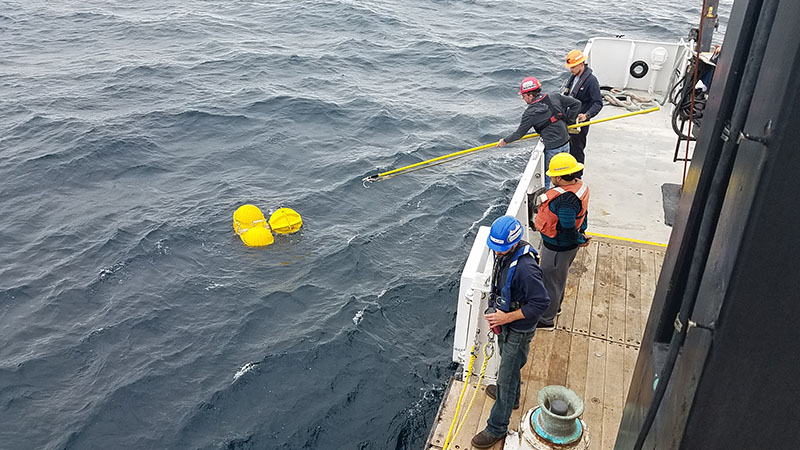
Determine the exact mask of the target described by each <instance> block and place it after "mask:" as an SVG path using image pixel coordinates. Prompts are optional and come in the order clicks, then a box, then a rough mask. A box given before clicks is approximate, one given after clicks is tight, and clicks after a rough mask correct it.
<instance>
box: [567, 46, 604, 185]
mask: <svg viewBox="0 0 800 450" xmlns="http://www.w3.org/2000/svg"><path fill="white" fill-rule="evenodd" d="M587 59H588V58H587V56H586V55H585V54H584V53H583V52H582V51H580V50H572V51H571V52H569V53H568V54H567V64H566V66H565V67H566V68H567V69H569V71H570V73H571V75H570V77H569V80H567V87H566V90H565V91H564V95H568V96H570V97H573V98H576V99H578V100H580V102H581V109H580V113H579V114H578V118H577V122H578V123H580V122H586V121H588V120H592V117H594V116H596V115H597V114H598V113H599V112H600V110H601V109H603V96H602V95H601V94H600V83H599V82H598V81H597V77H595V76H594V74H593V73H592V69H591V68H590V67H589V66H587V65H586V60H587ZM588 134H589V127H588V126H585V127H580V128H576V129H574V130H570V135H569V153H570V154H571V155H572V156H574V157H575V159H576V160H578V162H579V163H581V164H583V162H584V160H585V156H584V150H585V149H586V136H587V135H588ZM576 176H577V177H578V178H580V177H581V176H583V171H580V172H578V173H577V174H576Z"/></svg>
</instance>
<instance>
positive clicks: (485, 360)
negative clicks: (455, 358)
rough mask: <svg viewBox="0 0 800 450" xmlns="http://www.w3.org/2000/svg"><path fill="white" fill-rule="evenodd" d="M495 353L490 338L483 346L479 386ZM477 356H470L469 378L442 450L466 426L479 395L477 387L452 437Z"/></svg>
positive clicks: (462, 390) (465, 383) (492, 341)
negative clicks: (490, 350) (489, 349)
mask: <svg viewBox="0 0 800 450" xmlns="http://www.w3.org/2000/svg"><path fill="white" fill-rule="evenodd" d="M490 345H491V346H492V347H491V349H492V352H491V353H489V352H488V351H487V350H488V348H489V346H490ZM474 348H475V347H474V346H473V349H474ZM493 355H494V339H490V340H489V341H488V342H486V344H484V346H483V364H482V365H481V373H480V375H479V376H478V386H480V385H481V382H482V381H483V377H484V376H485V375H486V366H487V365H488V364H489V359H491V358H492V356H493ZM476 358H477V355H475V354H474V353H473V355H472V357H471V358H470V368H469V374H468V375H467V378H466V379H465V380H464V387H463V388H462V389H461V396H459V397H458V404H457V405H456V414H455V415H454V416H453V423H452V424H450V430H449V431H448V432H447V439H445V441H444V447H442V450H448V448H449V447H450V444H452V443H453V442H454V441H455V440H456V437H457V436H458V433H460V432H461V427H463V426H464V422H466V421H467V417H469V411H470V410H471V409H472V403H473V402H474V401H475V397H476V396H477V395H478V389H477V388H476V389H475V392H473V393H472V398H471V399H470V401H469V405H467V410H466V411H465V412H464V416H463V417H462V418H461V423H459V424H458V428H457V429H456V432H455V434H453V437H452V439H451V438H450V434H451V433H452V432H453V426H454V425H455V424H456V420H457V419H458V411H459V409H461V401H462V400H463V397H464V392H465V391H466V390H467V385H468V384H469V376H470V375H472V364H473V363H474V362H475V359H476Z"/></svg>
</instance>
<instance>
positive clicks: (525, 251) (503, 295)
mask: <svg viewBox="0 0 800 450" xmlns="http://www.w3.org/2000/svg"><path fill="white" fill-rule="evenodd" d="M520 243H521V244H524V245H520V246H519V248H517V250H516V251H515V252H514V254H513V256H512V257H511V258H512V259H511V264H509V266H508V275H507V276H506V281H505V284H504V285H503V288H502V289H499V291H500V295H499V298H498V295H497V293H498V281H499V279H500V275H502V266H503V264H501V263H500V261H501V260H502V259H504V258H496V259H495V260H494V267H493V268H492V292H491V294H490V295H489V306H494V307H495V308H497V309H499V310H500V311H503V312H511V311H516V310H518V309H519V308H520V305H519V303H518V302H512V301H511V280H512V279H513V278H514V272H515V271H516V270H517V262H519V259H520V258H521V257H522V256H524V255H531V256H532V257H533V259H534V260H535V261H536V262H537V263H538V262H539V253H538V252H537V251H536V249H535V248H533V247H532V246H531V244H528V243H527V242H522V241H521V242H520Z"/></svg>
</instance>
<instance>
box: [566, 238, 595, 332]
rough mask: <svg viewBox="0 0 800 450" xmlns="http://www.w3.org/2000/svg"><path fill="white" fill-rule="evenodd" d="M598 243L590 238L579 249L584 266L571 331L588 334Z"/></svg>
mask: <svg viewBox="0 0 800 450" xmlns="http://www.w3.org/2000/svg"><path fill="white" fill-rule="evenodd" d="M598 247H599V244H598V242H597V240H596V239H592V241H590V243H589V245H588V246H586V247H585V248H583V249H582V250H581V252H583V253H584V258H583V265H584V267H585V268H586V272H584V273H583V274H582V276H581V281H580V283H578V298H577V299H576V301H575V316H574V317H573V321H572V331H574V332H577V333H580V334H585V335H587V336H588V335H589V323H590V322H591V317H592V301H593V299H594V285H595V273H596V271H597V249H598Z"/></svg>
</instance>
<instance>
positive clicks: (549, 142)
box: [497, 77, 581, 187]
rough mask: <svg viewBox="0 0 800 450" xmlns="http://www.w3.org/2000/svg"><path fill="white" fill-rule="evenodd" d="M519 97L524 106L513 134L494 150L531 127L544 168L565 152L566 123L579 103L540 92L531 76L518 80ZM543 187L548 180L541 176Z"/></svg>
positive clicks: (546, 184) (518, 136) (571, 120)
mask: <svg viewBox="0 0 800 450" xmlns="http://www.w3.org/2000/svg"><path fill="white" fill-rule="evenodd" d="M519 95H521V96H522V100H523V101H525V103H527V104H528V107H527V108H525V112H524V113H522V119H521V120H520V124H519V128H517V131H515V132H513V133H512V134H510V135H508V136H507V137H505V138H503V139H500V140H499V141H498V142H497V146H498V147H503V146H505V145H506V144H508V143H510V142H513V141H516V140H517V139H519V138H521V137H522V136H525V133H527V132H528V130H530V129H531V128H533V129H534V130H536V132H537V133H539V139H541V141H542V142H543V143H544V164H545V167H548V164H550V158H552V157H553V155H555V154H557V153H561V152H569V133H568V132H567V122H569V123H572V122H575V119H576V118H577V117H578V111H579V110H580V107H581V102H580V101H578V100H575V99H574V98H572V97H567V96H564V95H561V94H558V93H552V94H544V93H542V84H541V83H539V80H537V79H536V78H534V77H527V78H525V79H523V80H522V83H521V84H520V87H519ZM544 185H545V187H550V178H549V177H547V176H545V177H544Z"/></svg>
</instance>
